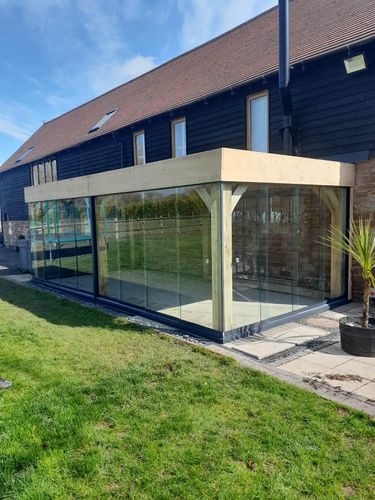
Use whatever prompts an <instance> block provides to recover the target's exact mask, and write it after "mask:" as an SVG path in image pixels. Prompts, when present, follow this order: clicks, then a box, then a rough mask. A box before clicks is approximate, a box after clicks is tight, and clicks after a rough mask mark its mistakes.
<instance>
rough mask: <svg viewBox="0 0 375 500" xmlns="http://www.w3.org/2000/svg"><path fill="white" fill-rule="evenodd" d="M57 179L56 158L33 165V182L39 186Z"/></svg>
mask: <svg viewBox="0 0 375 500" xmlns="http://www.w3.org/2000/svg"><path fill="white" fill-rule="evenodd" d="M55 181H57V164H56V160H47V161H44V162H41V163H38V164H35V165H33V166H32V167H31V184H32V185H33V186H38V185H39V184H46V183H47V182H55Z"/></svg>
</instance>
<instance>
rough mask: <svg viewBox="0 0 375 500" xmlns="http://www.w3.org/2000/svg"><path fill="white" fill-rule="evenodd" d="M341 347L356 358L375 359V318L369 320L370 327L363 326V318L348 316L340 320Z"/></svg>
mask: <svg viewBox="0 0 375 500" xmlns="http://www.w3.org/2000/svg"><path fill="white" fill-rule="evenodd" d="M340 337H341V347H342V348H343V350H344V351H345V352H347V353H348V354H353V355H354V356H367V357H371V358H374V357H375V318H370V319H369V327H368V328H363V327H362V326H361V318H360V317H357V316H348V317H346V318H342V319H341V320H340Z"/></svg>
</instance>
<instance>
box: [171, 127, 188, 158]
mask: <svg viewBox="0 0 375 500" xmlns="http://www.w3.org/2000/svg"><path fill="white" fill-rule="evenodd" d="M180 156H186V118H179V119H178V120H173V121H172V158H179V157H180Z"/></svg>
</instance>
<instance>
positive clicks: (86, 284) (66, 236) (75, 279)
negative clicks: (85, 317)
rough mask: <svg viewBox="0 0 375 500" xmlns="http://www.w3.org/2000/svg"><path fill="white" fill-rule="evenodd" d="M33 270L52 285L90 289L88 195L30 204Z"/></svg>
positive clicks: (90, 246) (90, 252) (91, 287)
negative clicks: (86, 196)
mask: <svg viewBox="0 0 375 500" xmlns="http://www.w3.org/2000/svg"><path fill="white" fill-rule="evenodd" d="M29 214H30V236H31V248H32V262H33V272H34V275H35V276H36V277H38V278H39V279H45V280H47V281H49V282H51V283H53V284H55V285H62V286H66V287H69V288H74V289H79V290H82V291H85V292H90V293H91V292H92V291H93V267H92V266H93V262H92V245H91V221H90V217H91V215H90V206H89V200H88V199H87V198H78V199H73V200H59V201H45V202H41V203H34V204H30V205H29Z"/></svg>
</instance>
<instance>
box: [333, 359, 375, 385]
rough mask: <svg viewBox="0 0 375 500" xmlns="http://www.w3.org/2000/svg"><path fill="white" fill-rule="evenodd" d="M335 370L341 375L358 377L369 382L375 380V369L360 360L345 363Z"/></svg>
mask: <svg viewBox="0 0 375 500" xmlns="http://www.w3.org/2000/svg"><path fill="white" fill-rule="evenodd" d="M335 370H336V372H337V373H341V374H348V375H357V376H359V377H362V378H364V379H367V380H368V381H369V382H370V381H372V380H374V379H375V368H374V367H373V366H371V365H370V364H368V363H365V362H363V361H361V360H360V359H358V360H357V359H351V360H349V361H345V363H342V364H341V365H339V366H337V367H335Z"/></svg>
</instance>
